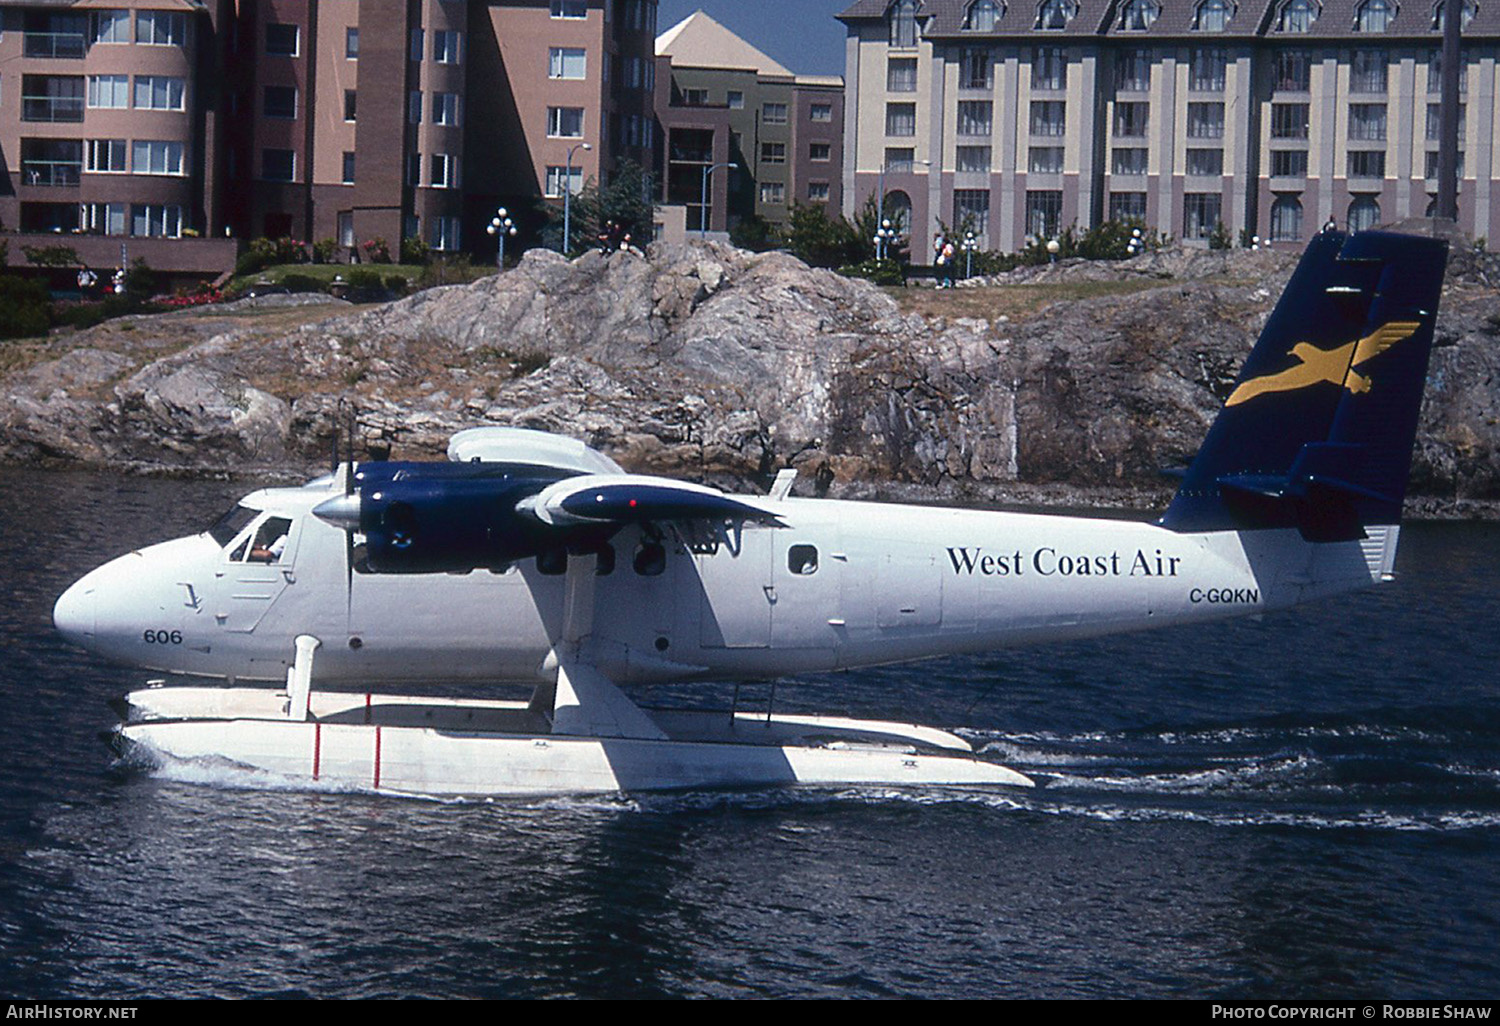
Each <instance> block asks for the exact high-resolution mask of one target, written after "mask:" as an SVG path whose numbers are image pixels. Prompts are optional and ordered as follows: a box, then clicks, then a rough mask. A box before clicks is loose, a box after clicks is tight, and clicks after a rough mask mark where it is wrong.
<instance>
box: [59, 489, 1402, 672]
mask: <svg viewBox="0 0 1500 1026" xmlns="http://www.w3.org/2000/svg"><path fill="white" fill-rule="evenodd" d="M328 495H329V492H328V491H326V490H324V489H320V488H314V487H308V488H302V489H275V490H268V491H265V492H260V493H256V495H255V496H252V497H250V498H249V499H247V500H246V502H247V503H248V504H251V505H254V506H255V507H256V508H258V509H261V510H264V511H265V512H264V513H263V514H262V515H261V516H260V517H258V518H257V520H256V521H255V523H252V524H250V525H249V526H248V527H246V528H245V529H244V531H243V532H242V533H241V534H240V535H239V536H237V537H236V539H235V540H234V541H231V542H230V543H228V544H227V545H222V546H221V545H220V544H218V543H217V542H215V541H214V540H213V539H212V538H211V537H210V536H209V535H207V534H203V535H198V536H195V537H191V538H182V539H178V540H176V541H170V542H165V543H162V544H159V545H154V546H151V547H149V548H146V549H142V550H139V551H137V552H132V553H130V554H128V555H126V556H122V557H120V558H119V559H116V560H113V561H111V562H110V563H107V564H106V565H104V566H102V567H100V568H99V569H97V570H95V571H93V572H92V573H90V574H88V575H87V576H85V577H84V578H83V579H81V580H80V581H79V582H78V583H77V584H75V585H74V586H73V587H72V588H70V589H69V590H68V592H67V593H66V594H64V595H63V597H62V598H60V599H59V600H58V604H57V609H56V612H55V618H56V621H57V624H58V626H59V628H60V629H61V630H63V632H64V633H65V634H67V635H68V636H69V637H70V638H72V639H73V640H75V641H77V642H78V643H80V644H82V645H84V646H86V647H88V648H90V649H92V650H94V651H97V652H99V653H100V654H102V655H105V656H107V657H109V658H112V659H115V660H118V661H122V662H126V663H130V664H133V665H139V666H144V667H147V668H151V669H155V670H161V671H166V672H171V673H184V674H194V675H202V676H210V677H219V678H227V679H230V680H237V679H238V680H278V681H279V680H283V679H285V676H286V671H287V667H288V666H289V665H290V664H291V662H292V659H293V654H294V644H293V642H294V639H295V638H296V637H297V636H298V635H311V636H313V637H316V638H317V639H318V640H319V641H320V642H321V644H320V646H319V648H318V651H317V656H316V670H315V674H316V678H317V680H318V682H319V684H330V683H332V684H337V683H341V682H343V683H350V684H360V685H366V684H372V683H376V682H410V681H423V682H432V681H459V680H478V681H500V680H525V681H535V680H536V679H537V675H538V673H539V672H540V671H541V668H542V666H543V663H544V661H545V660H547V658H548V656H549V653H552V652H553V651H554V650H555V649H556V647H557V646H558V645H559V643H560V642H561V641H562V640H563V639H564V637H565V636H566V635H569V634H570V632H571V636H572V637H573V638H575V639H581V643H580V651H581V652H582V654H583V655H584V656H585V657H586V658H587V659H588V660H589V661H590V662H591V663H593V664H594V665H596V666H597V667H598V668H599V669H600V670H601V671H602V672H603V673H605V674H606V675H607V676H609V677H610V678H611V679H613V680H615V681H618V682H622V683H624V682H646V681H671V680H687V679H751V678H766V677H774V676H779V675H782V674H788V673H797V672H804V671H810V670H826V669H834V668H848V667H858V666H869V665H875V664H880V663H889V662H897V661H902V660H910V659H918V658H923V657H928V656H934V655H942V654H949V653H962V652H976V651H983V650H988V649H996V648H1001V647H1005V646H1009V645H1015V644H1021V643H1028V642H1034V641H1044V640H1055V639H1061V638H1070V637H1081V636H1086V635H1094V634H1105V633H1112V632H1116V631H1129V630H1138V629H1143V628H1147V627H1156V626H1165V625H1170V624H1177V623H1187V622H1193V621H1202V620H1209V619H1216V618H1221V617H1225V616H1231V615H1236V614H1245V613H1252V612H1259V611H1263V610H1267V609H1274V608H1280V607H1284V606H1289V605H1292V604H1294V603H1297V602H1301V601H1306V600H1308V599H1312V598H1317V597H1320V596H1323V595H1329V594H1334V593H1337V592H1341V591H1347V590H1349V589H1352V588H1356V587H1360V586H1363V585H1367V584H1369V583H1371V582H1372V581H1374V580H1379V579H1380V577H1381V576H1382V574H1383V573H1388V572H1389V569H1390V562H1391V560H1392V558H1393V556H1394V551H1395V535H1396V529H1395V528H1380V529H1374V530H1372V531H1371V532H1370V537H1369V538H1368V539H1366V540H1365V541H1362V542H1344V543H1322V544H1310V543H1308V542H1305V541H1304V540H1303V539H1302V538H1301V537H1300V536H1299V534H1298V533H1297V532H1296V531H1283V530H1275V531H1252V532H1234V531H1224V532H1211V533H1203V534H1179V533H1174V532H1172V531H1169V530H1165V529H1163V528H1160V527H1156V526H1154V525H1150V524H1143V523H1136V522H1131V521H1122V520H1104V519H1091V518H1078V517H1063V516H1046V515H1034V514H1020V513H1001V512H986V511H975V510H957V509H941V508H927V507H914V506H899V505H886V504H877V503H856V502H842V501H832V500H813V499H797V498H788V499H784V500H780V501H776V500H769V499H764V498H757V499H755V500H754V501H755V502H756V503H757V504H758V505H759V506H760V507H761V508H764V509H767V510H771V511H774V512H775V513H776V514H777V515H778V516H780V517H781V518H782V520H783V521H784V522H785V524H786V525H787V526H786V527H781V528H772V527H756V526H748V527H746V528H745V529H744V530H743V532H742V533H741V534H740V536H739V538H738V539H734V538H733V537H732V536H731V538H729V539H726V540H727V541H730V542H737V544H720V545H719V546H718V547H717V551H714V552H712V553H703V552H699V553H694V552H690V551H689V550H688V549H687V548H686V547H684V546H683V545H681V544H680V543H679V542H678V541H677V539H676V537H675V535H673V533H672V532H670V531H669V532H667V533H666V536H665V538H664V540H663V544H664V547H665V549H666V559H665V563H664V565H662V564H660V563H658V564H657V566H646V565H643V566H642V569H643V570H647V571H649V570H654V569H657V567H659V568H660V572H659V573H654V574H652V573H643V572H638V570H637V568H636V567H635V566H634V563H635V555H636V553H637V549H638V546H639V545H640V543H641V541H642V536H641V533H640V531H639V530H638V529H636V528H626V529H625V530H623V531H621V532H620V533H619V534H618V535H616V536H615V537H614V539H613V542H612V547H613V549H614V552H615V556H616V558H615V560H614V562H615V565H614V567H613V569H612V571H611V572H609V573H608V574H602V575H598V576H595V577H593V578H592V586H593V587H592V592H593V593H592V602H591V604H590V608H591V617H590V621H589V622H588V623H587V624H585V625H583V626H582V627H581V628H580V626H579V625H578V624H577V623H572V624H569V623H567V622H566V621H567V619H568V613H567V610H566V609H565V606H566V587H565V582H566V581H567V577H566V576H564V575H547V574H543V573H542V572H541V571H540V570H539V569H538V565H537V561H536V560H525V561H523V562H521V563H520V564H518V565H517V566H515V567H513V568H511V569H509V570H507V571H506V572H504V573H494V572H490V571H486V570H475V571H472V572H469V573H464V574H424V575H402V574H366V573H358V572H349V571H348V570H347V566H348V561H347V558H346V536H345V533H344V532H343V531H342V530H340V529H338V528H336V527H333V526H330V525H329V524H327V523H324V522H323V521H321V520H320V519H318V518H317V517H315V516H313V515H311V513H310V510H311V508H312V507H313V506H314V505H316V504H317V503H318V502H319V501H322V500H324V499H326V498H327V497H328ZM272 515H274V516H280V517H286V518H289V519H290V520H291V522H292V526H291V530H290V532H289V534H288V535H287V538H286V541H285V544H284V548H283V549H282V550H281V551H280V552H279V553H278V555H277V559H276V562H274V563H266V562H255V561H250V560H247V559H246V558H245V553H246V552H247V551H248V548H247V546H245V545H244V544H242V539H245V538H248V537H250V536H252V535H253V534H254V532H255V531H256V529H257V525H258V524H260V523H263V522H264V520H265V518H266V517H267V516H272ZM236 557H238V558H236ZM647 562H649V561H647Z"/></svg>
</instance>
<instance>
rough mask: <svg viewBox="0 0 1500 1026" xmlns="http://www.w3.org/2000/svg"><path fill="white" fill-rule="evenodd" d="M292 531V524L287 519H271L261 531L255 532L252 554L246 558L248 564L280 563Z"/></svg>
mask: <svg viewBox="0 0 1500 1026" xmlns="http://www.w3.org/2000/svg"><path fill="white" fill-rule="evenodd" d="M291 529H292V522H291V521H290V520H288V519H286V518H285V517H270V518H269V519H267V520H266V522H265V523H264V524H261V525H260V530H259V531H257V532H255V540H254V541H253V542H251V543H250V554H249V555H248V556H246V557H245V561H246V562H248V563H279V562H281V554H282V553H283V552H285V551H286V539H287V534H288V532H290V531H291Z"/></svg>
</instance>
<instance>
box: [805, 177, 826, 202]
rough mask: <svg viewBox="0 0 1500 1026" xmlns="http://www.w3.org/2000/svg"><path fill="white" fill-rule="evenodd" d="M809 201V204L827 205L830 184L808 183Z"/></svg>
mask: <svg viewBox="0 0 1500 1026" xmlns="http://www.w3.org/2000/svg"><path fill="white" fill-rule="evenodd" d="M807 201H808V202H809V203H827V202H828V183H827V182H808V183H807Z"/></svg>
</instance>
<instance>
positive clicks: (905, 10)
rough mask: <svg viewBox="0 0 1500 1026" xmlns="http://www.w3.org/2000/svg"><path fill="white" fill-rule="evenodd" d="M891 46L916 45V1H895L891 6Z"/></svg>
mask: <svg viewBox="0 0 1500 1026" xmlns="http://www.w3.org/2000/svg"><path fill="white" fill-rule="evenodd" d="M891 45H892V46H905V47H910V46H916V45H917V0H896V2H895V3H894V4H892V5H891Z"/></svg>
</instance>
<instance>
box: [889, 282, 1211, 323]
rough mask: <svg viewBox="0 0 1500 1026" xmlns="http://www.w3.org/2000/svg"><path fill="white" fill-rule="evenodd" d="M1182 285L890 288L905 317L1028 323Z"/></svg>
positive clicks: (1058, 283) (1143, 283)
mask: <svg viewBox="0 0 1500 1026" xmlns="http://www.w3.org/2000/svg"><path fill="white" fill-rule="evenodd" d="M1182 285H1183V283H1182V282H1180V281H1175V280H1174V281H1164V280H1161V279H1157V278H1132V279H1129V280H1127V281H1063V282H1048V283H1045V284H1028V285H984V286H979V287H977V288H972V289H933V288H888V289H886V290H885V291H886V292H887V293H888V294H889V295H890V296H891V297H892V298H893V299H895V300H896V304H897V305H898V306H899V307H900V308H901V312H902V313H916V314H921V315H922V316H923V317H947V318H955V317H973V318H978V319H979V320H985V321H993V320H995V319H996V318H997V317H1002V316H1004V317H1009V318H1010V319H1011V320H1013V321H1018V320H1026V319H1027V318H1030V317H1033V316H1035V315H1036V314H1037V313H1038V312H1040V311H1041V310H1043V309H1045V308H1046V307H1048V306H1051V305H1052V304H1054V303H1078V302H1083V301H1085V300H1089V299H1102V298H1107V297H1110V296H1128V295H1133V294H1135V293H1137V292H1147V291H1150V290H1151V289H1160V288H1181V287H1182Z"/></svg>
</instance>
